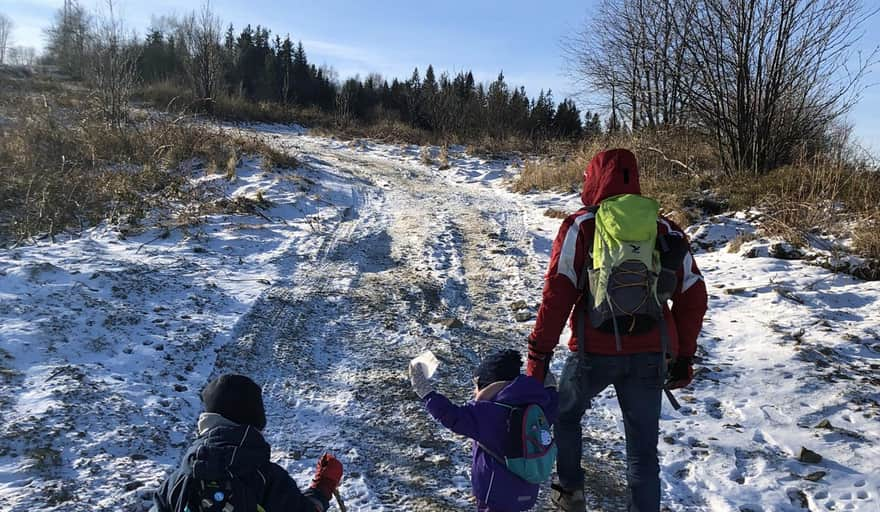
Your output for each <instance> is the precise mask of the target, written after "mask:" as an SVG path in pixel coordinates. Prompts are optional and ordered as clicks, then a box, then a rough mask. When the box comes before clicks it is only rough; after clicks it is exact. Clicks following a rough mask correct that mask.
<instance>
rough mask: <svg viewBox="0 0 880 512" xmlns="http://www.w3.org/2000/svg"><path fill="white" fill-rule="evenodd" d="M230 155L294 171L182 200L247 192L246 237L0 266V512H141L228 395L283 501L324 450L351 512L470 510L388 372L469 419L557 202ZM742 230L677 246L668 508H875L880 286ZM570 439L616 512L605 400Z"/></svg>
mask: <svg viewBox="0 0 880 512" xmlns="http://www.w3.org/2000/svg"><path fill="white" fill-rule="evenodd" d="M226 129H229V130H237V129H235V128H226ZM247 131H248V132H250V133H255V134H258V135H260V136H262V137H265V138H266V140H267V141H268V142H270V143H271V144H274V145H276V146H277V147H278V148H279V149H282V150H285V151H290V152H292V153H294V154H296V155H297V156H298V158H299V160H300V161H301V162H303V166H302V167H301V168H299V169H296V170H282V171H279V170H274V171H270V172H266V171H264V170H262V169H260V163H259V162H258V161H256V160H253V161H252V160H246V161H244V162H242V165H241V166H240V168H239V169H238V173H237V177H236V179H235V180H234V181H233V182H231V183H227V182H225V180H224V178H223V177H220V176H204V177H200V178H198V179H200V180H212V181H215V182H216V183H217V184H219V185H220V186H223V187H225V191H226V193H227V194H228V195H229V196H231V197H236V196H240V195H243V196H246V197H249V198H252V199H255V198H257V197H258V193H259V194H261V195H262V197H264V198H265V199H266V200H268V201H270V202H271V206H269V207H267V208H265V209H263V210H261V211H262V213H263V216H257V215H224V214H217V215H213V216H210V217H208V218H206V219H205V222H203V223H201V224H198V225H195V226H188V227H185V228H178V229H173V230H171V231H170V232H168V233H164V230H162V229H159V228H156V229H150V230H147V231H146V232H144V233H142V234H139V235H137V236H133V235H128V236H127V237H124V238H121V237H120V236H119V235H118V233H116V232H114V231H112V230H109V229H106V228H97V229H94V230H91V231H89V232H88V233H87V234H86V235H85V236H84V237H82V238H80V239H76V240H68V241H63V242H61V243H56V244H54V245H50V244H48V243H47V244H39V245H36V246H31V247H20V248H16V249H10V250H5V251H3V252H0V510H16V511H17V510H21V511H25V510H28V511H29V510H65V511H67V510H126V511H128V510H132V511H136V510H143V509H144V508H145V506H147V505H148V500H149V496H150V493H151V491H152V490H153V489H155V487H156V486H157V485H158V483H159V482H160V480H161V479H162V477H163V476H164V475H165V474H166V472H167V471H169V470H170V469H171V468H172V467H173V466H174V465H175V464H176V463H177V460H178V458H179V456H180V455H181V452H182V449H183V447H184V446H185V445H186V444H187V443H188V442H189V440H191V438H192V435H193V428H194V420H195V418H196V416H197V414H198V412H199V406H200V404H199V399H198V392H199V390H200V389H201V387H202V386H203V385H204V384H205V383H206V382H207V381H208V380H209V379H210V378H211V377H212V376H214V375H216V374H218V373H221V372H227V371H235V372H242V373H247V374H249V375H251V376H252V377H254V378H255V380H257V381H258V382H260V383H261V384H263V386H264V394H265V402H266V407H267V414H268V423H269V424H268V427H267V429H266V436H267V438H268V440H269V441H270V443H271V444H272V446H273V459H274V460H275V461H276V462H278V463H280V464H281V465H282V466H284V467H286V468H287V469H288V470H289V471H290V472H291V473H292V474H293V475H294V477H295V479H296V480H297V481H298V482H300V483H301V484H303V485H305V484H306V483H307V481H308V479H309V477H310V475H311V471H312V468H313V464H314V460H315V459H316V458H317V457H319V456H320V454H321V453H323V452H324V451H326V450H329V451H332V452H334V453H336V455H337V456H338V457H340V458H341V459H342V460H343V461H344V463H345V464H346V478H345V480H344V483H343V487H342V489H341V491H342V494H343V496H344V497H345V498H346V502H347V505H348V507H349V508H350V509H351V510H365V511H381V510H388V511H391V510H434V511H441V510H444V511H445V510H467V509H469V508H471V507H472V500H471V498H470V497H469V489H468V487H469V485H468V467H467V466H468V458H469V457H468V443H467V442H465V441H464V440H462V439H460V438H457V437H456V436H454V435H451V434H449V433H448V432H446V431H445V430H443V429H442V428H441V427H440V426H438V425H436V424H434V423H433V422H432V421H431V420H429V419H428V417H427V414H425V413H424V411H422V410H421V406H420V404H419V403H418V401H417V400H416V399H415V397H414V395H413V393H412V391H411V390H410V388H409V383H408V380H407V378H406V376H405V367H406V362H407V361H408V360H409V358H410V357H412V356H414V355H416V354H418V353H419V352H421V351H422V350H424V349H425V348H430V349H431V350H433V351H434V353H435V354H437V356H438V358H439V359H440V360H441V367H440V370H438V376H437V379H438V386H439V388H440V389H441V390H442V391H444V392H447V393H448V394H450V395H451V396H454V397H457V398H458V399H460V400H461V401H464V400H466V399H467V398H468V397H469V393H470V388H471V382H470V371H471V369H472V368H473V366H474V365H475V364H476V363H477V362H478V360H479V357H480V356H481V355H482V354H484V353H485V352H487V351H489V350H492V349H496V348H501V347H517V348H520V349H525V336H526V335H527V334H528V332H529V330H530V327H531V322H532V321H533V313H534V311H535V310H536V305H537V303H538V302H539V301H540V292H541V285H542V280H543V272H544V268H545V267H546V263H547V258H548V256H549V250H550V246H551V243H552V240H553V238H554V236H555V235H556V230H557V229H558V224H559V220H558V219H552V218H548V217H545V216H544V215H543V213H544V211H545V210H547V208H550V207H553V208H554V209H557V210H558V209H561V210H571V211H573V210H574V209H576V208H577V207H578V203H577V197H576V196H575V195H566V196H561V195H556V194H530V195H519V194H514V193H511V192H509V191H508V190H507V188H506V185H507V183H508V182H509V180H510V179H511V178H512V177H514V176H515V175H516V174H517V173H518V172H519V162H516V161H484V160H480V159H477V158H473V157H468V156H465V155H464V154H463V153H462V151H461V148H452V150H451V156H450V164H451V167H450V168H449V169H446V170H438V169H437V166H436V165H432V166H427V165H424V164H422V163H421V162H420V160H419V148H418V147H415V146H410V147H401V146H392V145H381V144H376V143H373V142H361V141H359V142H342V141H338V140H333V139H328V138H320V137H313V136H310V135H307V134H305V133H304V132H303V131H302V130H301V129H298V128H287V127H278V126H255V127H252V128H250V129H248V130H247ZM752 230H754V226H753V225H752V224H751V223H750V222H748V220H746V219H745V218H737V217H736V216H719V217H717V218H713V219H709V220H708V221H706V222H705V223H703V224H700V225H697V226H694V227H692V228H691V229H690V230H689V231H690V234H691V236H692V237H693V238H694V239H695V240H696V241H697V242H698V244H695V245H700V246H701V247H704V249H701V251H700V252H699V253H698V254H697V260H698V264H699V265H700V266H701V268H702V270H703V272H704V274H705V276H706V281H707V284H708V287H709V290H710V294H711V297H710V310H709V313H708V315H707V320H706V324H705V329H704V333H703V336H702V339H701V345H702V351H701V353H700V354H699V355H700V364H699V370H698V374H699V376H698V379H697V380H696V382H695V384H694V385H693V386H692V387H691V388H690V389H688V390H686V391H684V392H680V393H679V398H680V400H681V401H682V402H683V404H684V406H685V407H684V408H683V409H682V410H681V411H678V412H676V411H673V410H672V409H671V408H667V407H668V406H667V405H664V407H665V409H664V421H663V422H662V429H663V431H662V432H661V438H662V440H661V450H662V455H661V457H662V458H661V464H662V473H663V474H662V477H663V493H664V504H665V506H667V507H668V509H669V510H675V511H684V510H688V511H690V510H694V511H697V510H713V511H714V510H717V511H737V512H746V511H765V510H766V511H775V510H806V509H810V510H864V511H876V510H880V489H878V486H880V470H878V464H877V460H880V393H878V391H880V379H878V375H880V373H878V372H877V369H878V368H880V336H878V332H880V305H878V302H877V298H878V296H880V283H877V282H873V283H870V282H862V281H858V280H855V279H853V278H850V277H847V276H844V275H837V274H832V273H829V272H828V271H826V270H823V269H820V268H817V267H814V266H810V265H809V264H807V263H805V262H803V261H797V260H781V259H774V258H770V257H768V256H766V255H767V254H768V251H767V248H768V247H769V245H770V244H771V243H772V240H761V239H758V240H755V241H752V242H748V243H746V244H744V245H743V246H742V248H740V249H739V250H738V251H737V252H728V251H727V247H728V242H730V241H731V240H733V239H734V238H735V237H736V236H737V235H738V234H741V233H744V232H750V231H752ZM160 235H162V236H160ZM166 235H167V236H166ZM752 249H754V250H752ZM746 256H756V257H746ZM566 335H567V333H566ZM563 357H564V354H563V352H562V350H561V349H560V350H558V351H557V354H556V357H555V360H554V368H556V369H557V370H558V369H559V368H560V367H561V363H562V361H563ZM585 421H586V425H587V433H588V439H587V440H586V441H587V443H588V449H587V450H585V452H586V453H585V461H584V464H585V466H586V467H587V471H588V475H589V478H588V485H589V486H590V488H589V489H588V491H589V494H590V500H591V502H592V504H593V506H594V508H595V509H596V510H609V511H611V510H621V509H623V508H624V507H623V505H622V501H621V500H622V493H623V489H622V482H623V480H624V471H623V461H622V453H623V451H624V448H623V442H622V423H621V420H620V415H619V412H618V410H617V406H616V402H615V400H614V396H613V390H607V391H606V392H605V393H604V394H602V395H601V396H600V397H599V398H598V399H597V400H596V403H595V404H594V408H593V409H592V410H591V412H590V414H589V415H588V417H587V418H586V419H585ZM802 448H807V449H809V450H812V451H813V452H816V453H817V454H819V455H821V457H822V460H821V461H820V462H817V463H803V462H799V461H798V457H799V456H800V455H801V449H802ZM545 505H546V502H542V507H544V506H545Z"/></svg>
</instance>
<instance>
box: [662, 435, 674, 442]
mask: <svg viewBox="0 0 880 512" xmlns="http://www.w3.org/2000/svg"><path fill="white" fill-rule="evenodd" d="M663 441H665V442H666V444H675V438H674V437H672V436H663Z"/></svg>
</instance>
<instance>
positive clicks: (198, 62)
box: [178, 2, 223, 114]
mask: <svg viewBox="0 0 880 512" xmlns="http://www.w3.org/2000/svg"><path fill="white" fill-rule="evenodd" d="M178 32H179V34H180V36H181V37H180V38H179V40H180V41H181V42H182V43H183V44H184V46H185V49H186V54H187V58H186V59H185V62H184V68H185V70H186V74H187V77H188V78H189V81H190V85H191V87H192V91H193V95H194V96H195V97H196V99H198V100H199V101H201V102H203V104H204V106H205V110H206V111H207V112H208V113H209V114H211V113H213V112H214V102H215V101H216V95H217V92H218V89H219V83H220V74H221V73H222V64H223V53H222V52H223V50H222V47H221V45H220V36H221V28H220V18H218V17H217V16H216V15H215V14H214V13H213V12H212V11H211V4H210V3H208V2H206V3H205V4H203V5H202V8H201V10H200V11H199V12H198V13H195V12H193V13H191V14H190V15H189V16H187V17H186V18H184V19H183V21H182V22H181V24H180V26H179V28H178Z"/></svg>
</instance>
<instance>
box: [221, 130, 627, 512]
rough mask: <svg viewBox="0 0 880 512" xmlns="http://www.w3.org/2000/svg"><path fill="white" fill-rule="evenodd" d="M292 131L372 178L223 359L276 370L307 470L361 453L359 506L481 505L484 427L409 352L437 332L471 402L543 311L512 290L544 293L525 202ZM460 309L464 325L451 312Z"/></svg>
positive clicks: (603, 491)
mask: <svg viewBox="0 0 880 512" xmlns="http://www.w3.org/2000/svg"><path fill="white" fill-rule="evenodd" d="M282 143H283V146H284V147H285V149H286V150H288V151H289V150H292V149H295V148H296V149H304V150H305V151H306V152H314V153H316V158H315V159H314V162H315V165H321V166H327V167H328V168H333V169H334V172H341V173H350V174H351V175H352V177H353V182H354V181H357V182H361V183H366V184H365V185H363V186H361V187H360V188H355V187H354V186H353V188H352V191H353V192H352V204H351V205H350V206H349V207H346V208H344V209H343V210H342V212H340V214H339V216H338V218H337V219H336V220H335V221H333V222H332V223H330V227H329V229H327V230H326V231H325V233H326V235H325V239H324V242H323V243H322V244H321V247H320V248H319V249H318V250H317V251H316V252H315V253H314V254H308V255H307V254H291V256H290V258H289V260H290V263H288V265H289V268H290V272H291V276H292V277H291V279H290V280H289V282H285V283H278V284H277V285H276V286H273V287H272V288H271V289H270V290H269V291H268V293H266V294H265V295H264V297H263V298H261V299H260V300H259V301H258V302H257V304H256V305H255V306H254V308H253V309H252V311H251V312H250V313H249V314H248V315H247V316H246V317H245V318H244V319H243V320H242V321H241V322H240V326H239V328H238V329H237V332H238V335H237V336H235V337H234V338H235V340H236V341H235V342H234V343H231V344H229V345H228V346H227V347H225V348H224V349H222V351H221V352H220V353H219V354H218V359H217V360H218V364H217V368H216V372H217V373H219V372H224V371H240V372H245V373H248V374H251V375H253V376H254V377H255V379H257V380H258V381H259V382H262V383H264V400H265V402H266V407H267V416H268V422H269V425H268V427H267V432H266V434H267V437H268V439H269V441H270V443H271V444H272V446H273V449H274V451H275V453H273V458H274V459H276V460H278V461H279V462H280V463H282V465H286V466H287V467H288V469H291V470H293V471H294V473H295V474H296V473H297V472H301V473H302V475H304V476H305V475H307V472H308V471H309V468H311V466H312V464H313V462H312V461H313V460H314V459H316V458H317V457H319V456H320V454H321V453H323V451H325V450H330V451H334V452H335V453H337V455H339V456H340V458H342V459H343V460H344V461H345V463H346V467H347V472H346V480H345V483H344V485H343V494H344V495H345V497H346V501H347V503H348V505H349V507H351V509H352V510H420V511H422V510H424V511H438V512H439V511H448V510H467V509H472V508H473V499H472V498H471V497H470V482H469V466H470V443H469V442H468V441H467V440H464V439H462V438H460V437H458V436H456V435H454V434H451V433H449V432H447V431H446V430H445V429H443V428H442V427H441V426H439V425H437V424H436V423H435V422H434V421H433V420H432V419H430V417H429V416H428V414H427V413H426V412H425V411H424V408H423V407H422V405H421V403H420V402H419V401H418V400H417V399H416V398H415V396H414V394H413V392H412V390H411V389H410V386H409V381H408V379H407V377H406V372H405V368H406V365H407V363H408V361H409V359H410V358H411V357H413V356H414V355H415V354H417V353H419V352H421V351H422V350H424V349H426V348H430V349H431V350H433V351H434V352H435V354H436V355H437V356H438V358H439V359H440V360H441V362H442V364H441V369H440V372H439V374H438V379H437V380H438V382H437V387H438V390H439V391H441V392H443V393H445V394H447V395H448V396H450V398H452V399H453V400H454V401H457V402H464V401H466V400H467V399H468V398H469V397H470V396H471V394H472V384H471V375H472V370H473V368H474V366H475V365H476V364H477V363H478V361H479V358H480V356H481V355H483V354H485V353H487V352H489V351H491V350H495V349H499V348H510V347H515V348H522V347H523V346H524V344H525V337H526V335H527V334H528V326H529V325H530V324H525V323H517V322H515V320H514V319H513V312H512V311H511V309H510V307H509V305H510V303H511V302H512V301H515V300H519V299H521V298H523V297H528V296H530V295H535V294H537V293H539V292H540V287H541V283H542V276H540V275H535V276H531V275H524V273H523V269H530V268H532V265H531V264H530V257H531V256H530V255H531V250H530V243H531V241H530V240H529V239H528V235H527V230H526V228H525V221H524V219H523V217H522V213H521V212H520V211H519V209H518V207H517V206H516V205H511V204H507V203H506V202H505V201H504V200H503V199H502V198H500V197H498V195H497V194H494V193H492V192H491V191H478V190H474V189H468V188H466V187H461V186H450V185H449V184H448V183H446V182H444V181H443V180H442V179H441V177H439V176H437V175H434V174H432V172H431V171H428V170H426V169H425V168H424V167H421V166H415V165H410V164H406V163H402V162H395V161H392V160H388V161H386V160H381V161H380V160H377V159H376V158H370V157H364V156H362V155H358V154H353V153H352V152H350V151H346V150H341V151H340V150H338V149H328V148H321V147H305V148H298V147H297V146H296V143H297V141H296V140H293V141H290V140H286V141H282ZM377 183H378V184H377ZM449 319H458V320H460V321H461V322H462V324H463V325H462V327H461V328H458V329H454V330H448V329H447V328H446V327H444V326H443V325H442V324H441V323H439V321H440V320H449ZM585 451H587V452H589V449H587V450H585ZM606 451H607V449H606ZM607 468H608V466H607V464H606V465H604V466H602V469H603V470H605V471H607ZM597 473H598V471H597ZM606 480H608V479H606ZM299 481H303V478H300V479H299ZM618 483H619V481H615V480H614V479H611V482H610V483H609V485H608V486H602V487H600V488H594V490H595V492H596V498H597V499H596V500H593V501H595V502H596V503H597V504H601V503H602V501H606V502H607V498H608V497H609V496H615V495H619V494H620V493H619V492H617V489H612V487H616V484H618ZM600 497H601V498H602V500H600V499H599V498H600ZM546 498H547V497H546V496H542V500H541V502H540V504H539V507H538V509H549V504H548V502H547V499H546ZM615 501H616V500H615ZM619 509H621V507H620V506H619V505H618V504H616V503H615V504H614V506H611V507H610V508H598V509H596V510H619Z"/></svg>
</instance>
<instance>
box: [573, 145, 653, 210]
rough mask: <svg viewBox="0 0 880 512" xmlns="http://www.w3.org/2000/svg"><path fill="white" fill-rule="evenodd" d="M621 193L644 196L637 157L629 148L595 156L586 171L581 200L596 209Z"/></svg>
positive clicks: (603, 152)
mask: <svg viewBox="0 0 880 512" xmlns="http://www.w3.org/2000/svg"><path fill="white" fill-rule="evenodd" d="M621 194H641V187H640V186H639V168H638V163H637V162H636V156H635V155H634V154H632V152H630V151H628V150H626V149H610V150H608V151H602V152H601V153H598V154H596V156H594V157H593V159H592V160H590V164H589V165H587V169H586V170H585V171H584V188H583V190H581V201H582V202H583V203H584V205H585V206H595V205H598V204H599V203H601V202H602V201H603V200H605V199H608V198H609V197H612V196H618V195H621Z"/></svg>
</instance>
